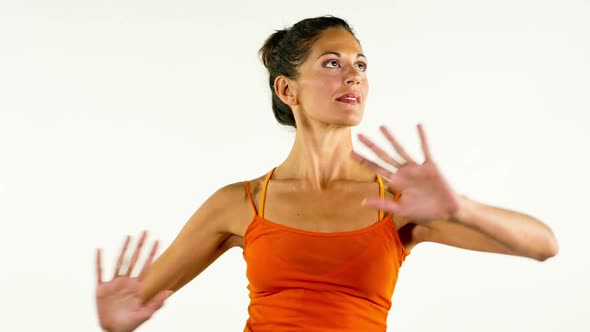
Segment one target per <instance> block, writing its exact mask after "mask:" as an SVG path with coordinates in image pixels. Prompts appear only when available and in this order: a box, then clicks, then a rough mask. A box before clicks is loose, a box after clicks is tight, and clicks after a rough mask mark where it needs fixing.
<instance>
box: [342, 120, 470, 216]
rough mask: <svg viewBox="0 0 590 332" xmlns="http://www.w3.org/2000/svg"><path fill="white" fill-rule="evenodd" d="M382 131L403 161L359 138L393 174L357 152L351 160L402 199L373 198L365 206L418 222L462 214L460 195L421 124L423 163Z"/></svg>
mask: <svg viewBox="0 0 590 332" xmlns="http://www.w3.org/2000/svg"><path fill="white" fill-rule="evenodd" d="M380 130H381V132H382V133H383V135H385V137H386V138H387V140H388V141H389V142H390V143H391V144H392V146H393V148H394V149H395V151H396V152H397V153H398V155H399V156H400V157H401V158H402V159H403V160H404V161H402V162H399V161H397V160H396V159H394V158H393V157H392V156H390V155H389V154H388V153H387V152H385V151H384V150H382V149H381V148H380V147H378V146H377V145H376V144H375V143H373V142H372V141H371V140H370V139H368V138H367V137H366V136H364V135H359V140H360V141H361V143H363V144H364V145H365V146H367V147H368V148H369V149H371V150H372V151H373V152H374V153H375V154H376V155H377V156H378V157H379V158H380V159H381V160H382V161H383V162H384V163H386V164H387V165H389V166H391V167H392V168H393V169H394V171H391V170H388V169H386V168H384V167H382V166H380V165H379V164H377V163H375V162H372V161H370V160H368V159H366V158H365V157H363V156H361V155H360V154H358V153H356V152H353V153H352V157H353V158H354V159H355V160H357V161H358V162H360V163H361V164H362V165H364V166H365V167H367V168H369V169H371V170H372V171H374V172H375V173H377V174H379V175H381V176H382V177H383V178H385V179H386V180H387V181H388V182H389V185H390V187H391V188H392V189H393V190H395V191H396V192H398V193H399V194H400V196H399V199H398V200H397V201H396V202H393V201H391V200H384V199H380V198H377V197H372V198H369V199H368V200H367V201H366V202H365V204H366V205H369V206H373V207H375V208H377V209H382V210H385V211H388V212H392V213H393V214H395V215H399V216H401V217H405V218H408V219H410V220H412V221H413V222H417V223H427V222H429V221H434V220H440V219H445V220H448V219H452V218H453V217H454V216H455V215H456V214H457V213H458V211H459V207H460V206H459V196H458V195H457V194H456V193H455V192H454V191H453V189H452V188H451V186H450V185H449V183H448V182H447V180H446V179H445V177H444V176H443V174H442V173H441V172H440V170H439V168H438V166H437V165H436V163H435V162H434V160H433V159H432V156H431V154H430V150H429V147H428V142H427V140H426V134H425V133H424V129H423V128H422V125H421V124H418V132H419V135H420V140H421V143H422V151H423V153H424V162H423V163H421V164H418V163H416V162H415V161H414V159H412V158H411V157H410V156H409V155H408V154H407V153H406V151H405V149H404V148H403V147H402V146H401V145H400V144H399V143H398V142H397V140H396V139H395V138H394V137H393V135H392V134H391V133H390V132H389V131H388V130H387V128H385V127H384V126H381V127H380Z"/></svg>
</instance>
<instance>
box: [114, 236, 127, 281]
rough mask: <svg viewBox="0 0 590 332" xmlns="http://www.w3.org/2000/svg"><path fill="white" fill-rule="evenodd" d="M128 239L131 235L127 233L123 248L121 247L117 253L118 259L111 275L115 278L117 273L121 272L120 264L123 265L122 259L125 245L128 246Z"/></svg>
mask: <svg viewBox="0 0 590 332" xmlns="http://www.w3.org/2000/svg"><path fill="white" fill-rule="evenodd" d="M129 241H131V236H129V235H127V237H126V238H125V242H124V243H123V248H122V249H121V254H120V255H119V259H118V260H117V265H116V266H115V273H114V275H113V279H114V278H116V277H117V276H118V275H119V274H121V266H122V265H123V259H125V252H126V251H127V247H128V246H129Z"/></svg>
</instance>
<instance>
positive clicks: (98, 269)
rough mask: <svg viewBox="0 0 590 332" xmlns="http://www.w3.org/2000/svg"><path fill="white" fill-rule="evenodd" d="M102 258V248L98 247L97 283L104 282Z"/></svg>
mask: <svg viewBox="0 0 590 332" xmlns="http://www.w3.org/2000/svg"><path fill="white" fill-rule="evenodd" d="M101 261H102V258H101V251H100V249H96V284H97V285H100V284H102V263H101Z"/></svg>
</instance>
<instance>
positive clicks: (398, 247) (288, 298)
mask: <svg viewBox="0 0 590 332" xmlns="http://www.w3.org/2000/svg"><path fill="white" fill-rule="evenodd" d="M261 55H262V59H263V62H264V65H265V66H266V67H267V68H268V70H269V74H270V77H269V85H270V88H271V90H272V104H273V111H274V114H275V117H276V118H277V120H278V121H279V122H280V123H281V124H284V125H290V126H293V127H295V128H296V136H295V143H294V145H293V147H292V150H291V153H290V154H289V155H288V157H287V159H286V160H285V161H284V162H283V163H282V164H280V165H279V166H278V167H276V168H275V169H273V170H271V171H270V172H268V173H266V174H264V175H263V176H261V177H259V178H257V179H254V180H251V181H246V182H240V183H234V184H230V185H228V186H225V187H223V188H221V189H220V190H218V191H217V192H216V193H214V194H213V195H212V196H211V197H210V198H209V199H208V200H207V201H206V202H205V203H204V204H203V205H202V206H201V207H200V208H199V209H198V210H197V211H196V212H195V214H194V215H193V216H192V217H191V218H190V219H189V221H188V222H187V223H186V225H185V226H184V228H183V229H182V230H181V231H180V233H179V235H178V236H177V238H176V239H175V240H174V241H173V243H172V244H171V245H170V247H169V248H168V249H166V251H165V252H164V253H163V254H162V255H161V256H160V257H159V258H158V259H157V260H156V261H155V262H154V263H153V264H152V263H151V262H152V260H153V258H154V256H155V252H156V249H157V242H156V243H155V244H154V245H153V247H152V249H151V253H150V255H149V258H148V260H147V261H146V263H145V265H144V267H143V268H142V270H141V273H140V275H139V276H138V277H137V278H131V277H130V275H131V273H132V270H133V268H134V266H135V264H136V262H137V258H138V256H139V253H140V252H141V249H142V248H143V245H144V242H145V239H146V234H145V233H143V235H142V236H141V238H140V241H139V242H138V245H137V248H136V249H135V252H134V254H133V255H132V257H131V259H130V263H129V266H128V268H127V270H126V271H123V270H122V265H123V264H122V262H123V261H124V257H125V252H126V249H127V246H128V244H129V241H130V238H129V237H127V239H126V241H125V244H124V246H123V250H122V252H121V255H120V257H119V261H118V263H117V266H116V269H115V276H114V278H113V280H111V281H109V282H103V281H102V276H101V275H102V273H101V256H100V255H101V254H100V250H98V251H97V274H98V286H97V310H98V317H99V322H100V325H101V327H102V328H103V329H104V330H107V331H111V332H115V331H116V332H119V331H133V330H134V329H136V328H137V327H138V326H139V325H141V324H142V323H143V322H144V321H146V320H147V319H149V317H151V315H152V314H153V313H154V312H155V311H156V310H157V309H158V308H160V307H161V306H162V304H163V303H164V301H165V300H166V298H168V297H169V296H170V295H171V294H172V293H173V292H175V291H177V290H178V289H180V288H181V287H183V286H184V285H185V284H186V283H187V282H189V281H190V280H192V279H193V278H195V277H196V276H197V275H198V274H199V273H201V272H202V271H203V270H204V269H205V268H206V267H207V266H209V264H211V263H212V262H213V261H215V260H216V259H217V258H218V257H219V256H220V255H222V254H223V253H224V252H225V251H227V250H228V249H229V248H231V247H234V246H240V247H242V248H243V249H244V258H245V260H246V262H247V276H248V280H249V286H248V289H249V290H250V299H251V302H250V305H249V307H248V312H249V314H250V317H249V319H248V321H247V322H246V326H245V331H255V332H259V331H285V330H289V331H291V330H295V331H316V330H322V331H384V330H385V329H386V322H387V314H388V311H389V309H390V306H391V296H392V294H393V291H394V287H395V282H396V280H397V274H398V271H399V268H400V266H401V264H402V262H403V261H404V259H405V258H406V256H407V255H408V254H409V252H410V250H411V249H412V248H413V247H414V246H415V245H417V244H419V243H421V242H427V241H430V242H438V243H443V244H447V245H451V246H455V247H459V248H465V249H470V250H479V251H486V252H494V253H501V254H509V255H518V256H523V257H530V258H533V259H536V260H540V261H543V260H545V259H547V258H549V257H552V256H554V255H556V253H557V250H558V246H557V242H556V239H555V237H554V236H553V233H552V232H551V230H550V229H549V228H548V227H547V226H546V225H544V224H543V223H541V222H540V221H538V220H536V219H534V218H532V217H530V216H527V215H524V214H521V213H517V212H513V211H508V210H505V209H500V208H496V207H492V206H487V205H484V204H482V203H478V202H475V201H473V200H470V199H469V198H467V197H464V196H462V195H459V194H458V193H457V192H455V191H454V189H453V188H451V187H450V186H449V184H448V183H447V181H446V180H445V178H444V176H443V175H442V174H441V172H440V170H439V169H438V167H437V165H436V163H435V162H434V161H433V159H432V156H431V154H430V151H429V147H428V142H427V140H426V135H425V133H424V129H423V128H422V126H421V125H418V132H419V134H420V139H421V143H422V150H423V153H424V162H423V163H418V162H416V161H415V160H414V159H413V158H411V157H410V156H409V155H408V154H407V153H406V152H405V151H404V149H403V147H402V146H401V145H400V144H399V143H398V142H397V141H396V139H395V138H394V137H393V135H392V134H391V133H390V132H389V131H388V130H387V129H386V128H385V127H382V128H381V131H382V133H383V134H384V135H385V137H386V138H387V139H388V140H389V142H391V144H392V145H393V147H394V149H395V150H396V151H397V152H398V154H399V156H400V157H401V160H396V159H395V158H393V157H392V156H390V155H388V154H387V153H385V152H384V151H383V150H382V149H381V148H379V147H378V146H376V145H375V144H373V142H371V141H370V140H369V139H368V138H366V137H364V136H362V135H359V139H360V141H361V142H362V143H363V144H365V145H366V146H367V147H369V148H370V149H371V150H372V151H373V152H375V153H376V155H377V156H378V157H379V158H380V159H381V160H382V161H383V162H384V163H386V164H388V165H390V166H391V167H390V168H391V169H392V170H393V171H390V170H387V169H385V168H383V167H381V166H379V165H377V164H375V163H373V162H370V161H368V160H367V159H365V158H364V157H362V156H360V155H359V154H357V153H355V152H354V151H353V148H352V139H351V127H352V126H355V125H357V124H358V123H359V122H360V121H361V119H362V116H363V111H364V105H365V102H366V98H367V92H368V81H367V76H366V70H367V59H366V57H365V56H364V55H363V52H362V49H361V46H360V44H359V42H358V40H357V39H356V38H355V36H354V34H353V32H352V31H351V29H350V27H349V26H348V24H347V23H346V22H345V21H343V20H341V19H339V18H335V17H318V18H312V19H306V20H303V21H301V22H299V23H297V24H295V25H294V26H293V27H292V28H290V29H285V30H281V31H277V32H276V33H274V34H273V35H271V36H270V37H269V38H268V39H267V41H266V42H265V44H264V46H263V47H262V49H261ZM384 180H385V181H384ZM228 207H231V208H228Z"/></svg>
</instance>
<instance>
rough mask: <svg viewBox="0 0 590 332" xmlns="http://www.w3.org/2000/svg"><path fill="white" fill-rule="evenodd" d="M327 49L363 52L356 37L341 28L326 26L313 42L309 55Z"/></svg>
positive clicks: (355, 52) (354, 52)
mask: <svg viewBox="0 0 590 332" xmlns="http://www.w3.org/2000/svg"><path fill="white" fill-rule="evenodd" d="M329 51H336V52H339V53H343V54H344V53H352V54H355V55H356V54H359V53H363V49H362V47H361V45H360V44H359V42H358V41H357V40H356V38H354V36H353V35H352V34H350V32H348V31H346V29H343V28H328V29H326V30H325V31H323V32H322V33H321V34H320V38H318V40H316V42H315V43H314V44H313V46H312V49H311V55H312V57H314V56H315V57H317V56H319V55H320V54H323V53H325V52H329ZM315 57H314V58H315Z"/></svg>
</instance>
